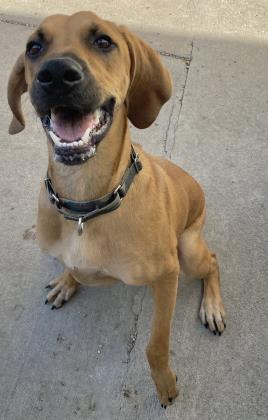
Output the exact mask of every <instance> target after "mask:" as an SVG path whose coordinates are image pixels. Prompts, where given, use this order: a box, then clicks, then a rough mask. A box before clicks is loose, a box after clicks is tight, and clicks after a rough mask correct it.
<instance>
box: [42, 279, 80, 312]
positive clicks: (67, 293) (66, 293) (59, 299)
mask: <svg viewBox="0 0 268 420" xmlns="http://www.w3.org/2000/svg"><path fill="white" fill-rule="evenodd" d="M78 285H79V284H78V283H77V281H76V280H75V279H74V278H73V277H72V276H71V274H70V273H69V272H68V271H65V272H64V273H63V274H62V275H61V276H59V277H57V278H56V279H54V280H52V281H51V282H50V283H49V284H48V285H47V286H46V288H48V289H51V290H50V292H48V294H47V298H46V300H45V304H47V303H52V306H51V309H52V310H53V309H59V308H61V307H62V306H63V305H64V304H65V303H66V302H68V300H70V299H71V297H72V296H73V294H74V293H75V292H76V290H77V288H78Z"/></svg>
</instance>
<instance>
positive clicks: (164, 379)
mask: <svg viewBox="0 0 268 420" xmlns="http://www.w3.org/2000/svg"><path fill="white" fill-rule="evenodd" d="M151 375H152V378H153V380H154V383H155V386H156V390H157V395H158V399H159V401H160V404H161V407H163V408H165V409H166V408H167V406H168V405H171V404H172V403H173V401H174V400H175V398H176V397H177V396H178V394H179V391H178V389H177V386H176V382H177V376H176V375H175V374H174V373H173V372H172V370H171V369H169V368H167V369H162V370H154V371H151Z"/></svg>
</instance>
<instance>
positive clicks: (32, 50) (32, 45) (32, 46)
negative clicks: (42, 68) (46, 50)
mask: <svg viewBox="0 0 268 420" xmlns="http://www.w3.org/2000/svg"><path fill="white" fill-rule="evenodd" d="M41 51H42V45H40V44H38V42H35V41H31V42H29V44H28V45H27V48H26V54H27V55H28V56H29V57H36V56H37V55H38V54H40V52H41Z"/></svg>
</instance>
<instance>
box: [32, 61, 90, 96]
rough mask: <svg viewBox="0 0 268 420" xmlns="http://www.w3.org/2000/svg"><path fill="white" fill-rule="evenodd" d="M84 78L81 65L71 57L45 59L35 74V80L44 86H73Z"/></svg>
mask: <svg viewBox="0 0 268 420" xmlns="http://www.w3.org/2000/svg"><path fill="white" fill-rule="evenodd" d="M83 79H84V72H83V69H82V66H81V65H80V64H79V63H78V62H76V61H75V60H73V59H72V58H71V57H62V58H54V59H52V60H49V61H46V62H45V63H44V64H43V65H42V67H41V69H40V70H39V72H38V74H37V82H38V83H40V84H41V85H42V86H43V87H45V88H49V89H50V88H64V87H69V88H70V87H73V86H75V85H77V84H79V83H81V82H82V81H83Z"/></svg>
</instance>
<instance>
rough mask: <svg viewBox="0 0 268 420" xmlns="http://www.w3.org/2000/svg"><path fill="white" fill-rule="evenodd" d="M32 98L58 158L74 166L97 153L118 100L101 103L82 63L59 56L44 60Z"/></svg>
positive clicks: (96, 89)
mask: <svg viewBox="0 0 268 420" xmlns="http://www.w3.org/2000/svg"><path fill="white" fill-rule="evenodd" d="M31 98H32V102H33V105H34V106H35V108H36V111H37V112H38V114H39V115H40V116H41V121H42V124H43V126H44V128H45V130H46V132H47V135H48V136H49V138H50V140H51V143H52V145H53V147H54V155H55V159H56V160H57V161H60V162H61V163H64V164H66V165H75V164H81V163H84V162H86V161H87V160H88V159H89V158H90V157H92V156H94V155H95V153H96V147H97V145H98V143H100V141H101V140H102V139H103V138H104V137H105V135H106V134H107V132H108V130H109V128H110V126H111V124H112V120H113V113H114V106H115V100H114V98H113V97H110V98H108V99H107V100H105V102H104V103H100V102H101V100H100V92H99V88H98V86H97V85H96V82H95V80H94V79H93V78H92V76H91V75H90V74H89V72H88V70H87V69H86V68H85V65H83V62H80V61H77V60H75V59H73V58H72V57H59V58H54V59H51V60H48V61H46V62H45V63H43V65H42V67H41V68H40V70H39V72H38V74H37V76H36V80H35V82H34V84H33V87H32V90H31Z"/></svg>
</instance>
